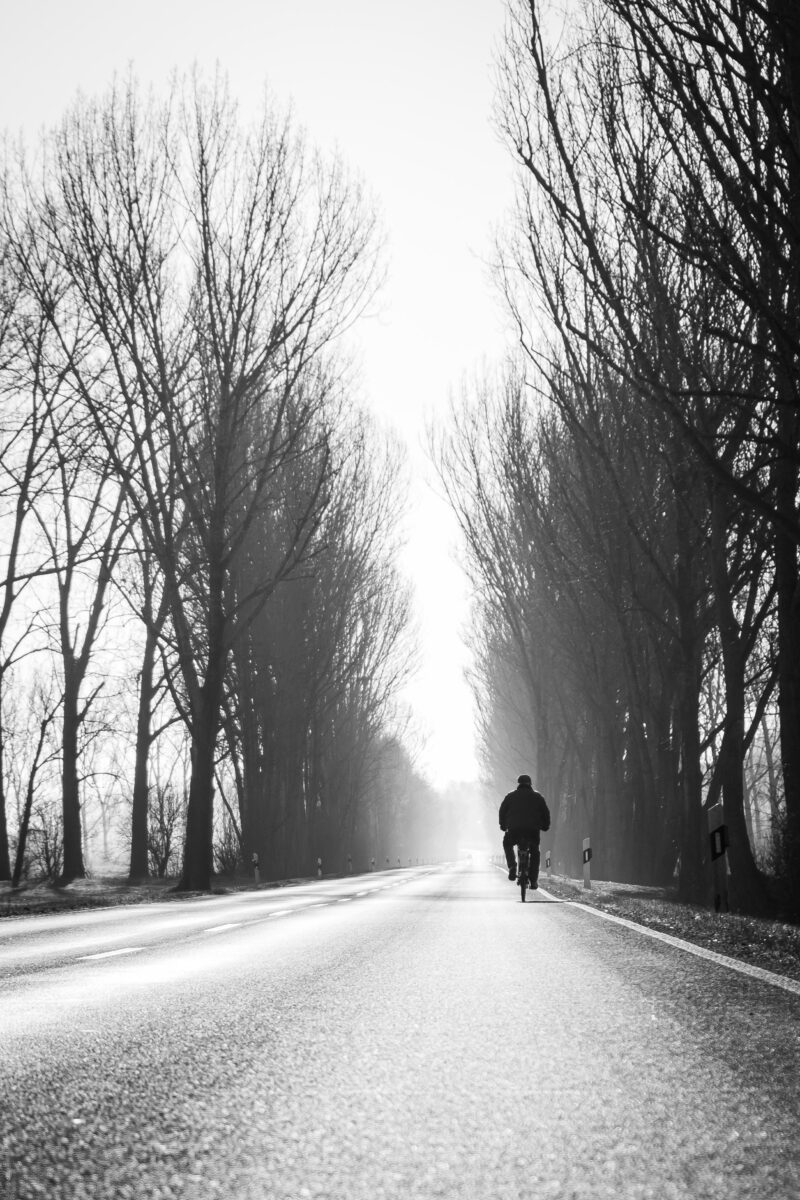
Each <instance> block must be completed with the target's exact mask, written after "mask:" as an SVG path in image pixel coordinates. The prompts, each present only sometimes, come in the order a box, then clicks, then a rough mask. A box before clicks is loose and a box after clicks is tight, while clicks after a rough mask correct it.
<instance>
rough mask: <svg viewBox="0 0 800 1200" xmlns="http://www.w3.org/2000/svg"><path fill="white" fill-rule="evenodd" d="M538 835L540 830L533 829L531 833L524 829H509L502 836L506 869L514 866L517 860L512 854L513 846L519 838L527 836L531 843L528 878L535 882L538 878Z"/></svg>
mask: <svg viewBox="0 0 800 1200" xmlns="http://www.w3.org/2000/svg"><path fill="white" fill-rule="evenodd" d="M539 835H540V831H539V830H538V829H535V830H534V831H533V833H531V832H530V830H526V829H509V831H508V833H507V834H506V835H505V837H504V838H503V849H504V850H505V854H506V862H507V863H508V869H509V871H510V870H511V868H512V867H516V865H517V860H516V857H515V855H514V847H515V846H516V845H517V844H518V843H519V840H520V838H527V840H528V841H529V842H530V844H531V868H530V880H531V883H536V881H537V880H538V878H539V860H540V855H539Z"/></svg>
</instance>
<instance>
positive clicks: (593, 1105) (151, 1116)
mask: <svg viewBox="0 0 800 1200" xmlns="http://www.w3.org/2000/svg"><path fill="white" fill-rule="evenodd" d="M531 900H532V902H530V903H526V904H524V905H523V904H520V903H519V896H518V891H517V889H516V888H515V887H513V885H512V884H510V883H509V882H508V880H506V879H505V877H504V875H503V873H501V872H499V871H498V870H496V869H495V868H492V867H488V866H487V867H470V866H463V865H458V866H450V867H447V868H444V869H436V870H422V869H419V870H408V871H396V872H386V873H381V874H376V875H368V876H359V877H353V878H350V879H346V880H322V881H319V882H316V883H309V884H306V885H302V886H298V887H293V888H285V889H271V890H261V891H255V892H244V893H236V894H234V895H228V896H219V897H216V896H215V897H206V898H202V899H186V900H183V901H172V902H169V903H163V904H156V905H148V906H136V907H132V908H123V909H103V910H100V911H91V912H80V913H72V914H61V915H58V916H41V917H36V918H10V919H8V920H6V921H3V922H2V923H0V1062H2V1067H0V1074H1V1076H2V1077H1V1078H0V1195H2V1196H3V1198H4V1200H32V1198H34V1197H36V1198H38V1197H48V1198H49V1200H62V1198H63V1200H168V1198H172V1200H213V1198H216V1197H220V1198H223V1200H305V1198H307V1197H311V1198H317V1197H319V1198H322V1197H324V1198H325V1200H383V1198H386V1200H395V1198H398V1200H400V1198H402V1200H417V1198H419V1200H435V1198H438V1197H448V1198H451V1197H452V1198H456V1197H457V1198H458V1200H473V1198H474V1200H494V1198H495V1197H496V1198H497V1200H501V1198H502V1200H550V1198H552V1200H572V1198H575V1200H578V1198H580V1200H594V1198H598V1200H601V1198H602V1200H606V1198H608V1200H639V1198H645V1197H648V1198H652V1200H673V1198H684V1197H686V1198H689V1197H691V1198H692V1200H723V1198H724V1200H737V1198H738V1197H745V1196H746V1197H758V1198H759V1200H792V1198H794V1197H800V1144H799V1143H798V1128H799V1127H800V1126H798V1117H800V1086H799V1085H798V1081H799V1080H800V1073H799V1071H798V1068H800V995H798V990H800V989H798V988H797V985H794V990H792V987H791V985H790V986H778V985H776V983H775V982H774V981H770V980H768V979H767V978H756V977H752V976H748V975H747V974H744V973H742V972H739V971H735V970H733V969H731V968H730V967H728V966H726V965H725V964H723V963H719V962H714V961H709V960H707V959H704V958H701V957H698V956H696V955H694V954H690V953H687V952H686V951H685V950H684V949H681V948H680V947H679V946H675V945H670V944H666V943H665V942H663V941H659V940H657V939H655V938H653V937H650V936H647V935H646V934H645V933H644V932H638V931H637V930H636V929H632V928H629V927H627V926H624V925H621V924H619V923H615V922H613V921H609V920H605V919H601V918H599V917H598V916H597V915H596V914H595V913H592V912H589V911H587V910H586V909H585V908H582V907H580V906H579V905H576V904H569V903H561V902H555V901H552V900H551V899H548V897H547V894H546V893H543V892H539V893H538V894H537V895H536V896H535V897H531Z"/></svg>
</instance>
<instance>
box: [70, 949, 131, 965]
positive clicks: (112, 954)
mask: <svg viewBox="0 0 800 1200" xmlns="http://www.w3.org/2000/svg"><path fill="white" fill-rule="evenodd" d="M143 949H144V946H124V947H123V948H122V949H120V950H103V951H102V952H101V953H100V954H81V955H80V957H79V958H78V962H89V961H90V959H97V958H116V957H117V956H118V955H120V954H138V953H139V951H140V950H143Z"/></svg>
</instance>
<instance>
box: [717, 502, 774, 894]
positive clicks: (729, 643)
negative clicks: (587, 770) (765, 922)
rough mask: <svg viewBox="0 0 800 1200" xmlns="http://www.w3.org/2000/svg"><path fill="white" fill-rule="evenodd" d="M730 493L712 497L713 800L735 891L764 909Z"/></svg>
mask: <svg viewBox="0 0 800 1200" xmlns="http://www.w3.org/2000/svg"><path fill="white" fill-rule="evenodd" d="M729 501H730V497H729V495H728V494H727V493H723V491H722V489H721V488H720V487H718V486H715V487H714V493H713V496H712V501H711V562H712V578H713V583H714V600H715V606H716V611H717V626H718V628H719V635H720V645H721V648H722V669H723V674H724V683H725V728H724V730H723V734H722V744H721V746H720V751H719V759H718V761H717V765H716V770H715V772H714V779H713V780H712V786H711V789H710V794H709V796H708V804H709V805H711V804H713V803H715V802H716V796H717V794H718V793H720V792H721V794H722V799H723V803H724V811H725V824H726V825H727V826H728V834H729V840H730V846H729V850H728V859H729V862H730V867H731V891H732V893H733V898H734V903H735V904H736V905H737V907H743V908H746V909H747V910H748V911H751V912H765V911H767V909H768V907H769V898H768V895H767V888H766V880H765V879H764V877H763V875H762V874H761V872H760V871H759V869H758V867H757V866H756V861H755V858H754V857H753V850H752V847H751V844H750V838H749V836H748V832H747V817H746V813H745V787H744V755H745V748H744V733H745V703H746V700H745V673H746V666H747V654H746V650H745V645H744V636H743V631H742V629H741V628H740V626H739V622H738V621H737V618H736V614H735V611H734V604H733V596H732V594H731V583H730V574H729V570H728V556H727V528H728V524H729V518H730V517H731V515H732V514H731V512H730V508H731V505H730V502H729Z"/></svg>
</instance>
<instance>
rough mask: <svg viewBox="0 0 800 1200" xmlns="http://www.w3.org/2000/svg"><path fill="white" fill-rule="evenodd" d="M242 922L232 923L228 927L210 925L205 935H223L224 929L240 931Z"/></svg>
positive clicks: (204, 931) (205, 930)
mask: <svg viewBox="0 0 800 1200" xmlns="http://www.w3.org/2000/svg"><path fill="white" fill-rule="evenodd" d="M241 923H242V922H241V921H231V922H230V923H229V924H227V925H209V927H208V929H204V930H203V933H222V931H223V930H224V929H238V928H239V926H240V925H241Z"/></svg>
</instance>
